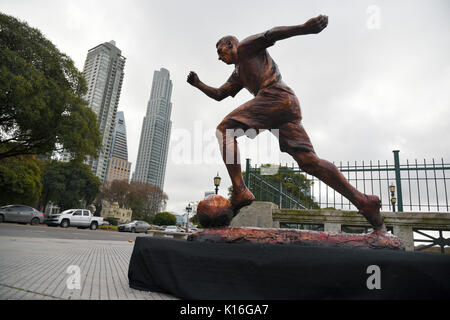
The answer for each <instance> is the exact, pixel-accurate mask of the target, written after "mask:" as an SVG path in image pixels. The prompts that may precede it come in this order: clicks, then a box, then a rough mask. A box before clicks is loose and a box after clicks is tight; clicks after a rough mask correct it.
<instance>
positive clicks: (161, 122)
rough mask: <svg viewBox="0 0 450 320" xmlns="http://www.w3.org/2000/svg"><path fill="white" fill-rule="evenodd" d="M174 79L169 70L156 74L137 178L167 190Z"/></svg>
mask: <svg viewBox="0 0 450 320" xmlns="http://www.w3.org/2000/svg"><path fill="white" fill-rule="evenodd" d="M171 96H172V81H171V80H170V73H169V71H168V70H166V69H164V68H161V70H160V71H155V72H154V73H153V84H152V90H151V93H150V100H149V101H148V104H147V113H146V115H145V117H144V120H143V122H142V130H141V138H140V141H139V151H138V156H137V160H136V169H135V171H134V173H133V178H132V180H133V181H139V182H146V183H148V184H151V185H154V186H158V187H159V188H160V189H161V190H164V176H165V174H166V163H167V154H168V151H169V140H170V130H171V127H172V121H170V114H171V112H172V103H171V102H170V98H171Z"/></svg>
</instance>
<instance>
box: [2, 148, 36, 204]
mask: <svg viewBox="0 0 450 320" xmlns="http://www.w3.org/2000/svg"><path fill="white" fill-rule="evenodd" d="M0 190H1V192H0V206H2V205H7V204H14V203H16V204H25V205H29V206H32V207H34V206H36V203H37V201H38V200H39V196H40V195H41V190H42V183H41V169H40V167H39V165H38V163H37V161H36V160H35V158H34V157H32V156H17V157H14V158H8V159H3V160H2V161H0Z"/></svg>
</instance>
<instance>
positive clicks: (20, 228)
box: [0, 223, 149, 241]
mask: <svg viewBox="0 0 450 320" xmlns="http://www.w3.org/2000/svg"><path fill="white" fill-rule="evenodd" d="M0 236H4V237H24V238H50V239H74V240H75V239H76V240H109V241H129V240H131V241H134V240H135V239H136V237H149V235H147V234H145V233H131V232H118V231H106V230H90V229H77V228H75V227H69V228H66V229H64V228H61V227H49V226H47V225H38V226H31V225H22V224H16V223H0Z"/></svg>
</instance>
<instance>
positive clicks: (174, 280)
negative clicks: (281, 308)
mask: <svg viewBox="0 0 450 320" xmlns="http://www.w3.org/2000/svg"><path fill="white" fill-rule="evenodd" d="M216 231H218V230H216ZM197 236H198V235H197ZM197 239H199V238H197ZM449 269H450V256H449V255H444V254H434V253H422V252H409V251H402V250H396V251H394V250H367V249H358V248H347V247H346V248H343V247H330V246H318V247H313V246H301V245H300V246H298V245H279V244H272V243H257V242H246V243H224V242H214V243H211V242H209V241H206V242H201V241H186V240H181V239H167V238H154V237H148V236H146V237H137V238H136V241H135V244H134V249H133V253H132V255H131V259H130V265H129V268H128V279H129V285H130V287H131V288H134V289H138V290H144V291H153V292H161V293H167V294H170V295H173V296H175V297H178V298H180V299H188V300H247V299H252V300H299V299H306V300H322V299H326V300H330V299H332V300H334V299H336V300H343V299H349V300H354V299H356V300H361V299H364V300H365V299H368V300H379V299H380V300H398V299H401V300H404V299H426V300H428V299H440V300H442V299H449V298H450V273H449V272H448V270H449Z"/></svg>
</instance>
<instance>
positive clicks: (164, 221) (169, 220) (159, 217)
mask: <svg viewBox="0 0 450 320" xmlns="http://www.w3.org/2000/svg"><path fill="white" fill-rule="evenodd" d="M153 223H154V224H157V225H158V226H170V225H175V224H176V223H177V218H176V217H175V216H174V215H173V214H171V213H170V212H160V213H157V214H156V215H155V217H154V218H153Z"/></svg>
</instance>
